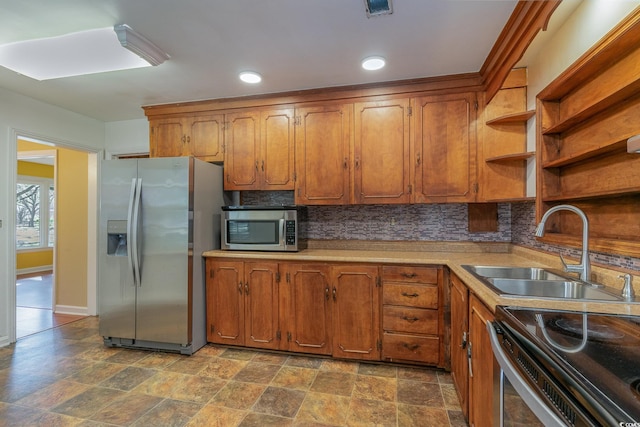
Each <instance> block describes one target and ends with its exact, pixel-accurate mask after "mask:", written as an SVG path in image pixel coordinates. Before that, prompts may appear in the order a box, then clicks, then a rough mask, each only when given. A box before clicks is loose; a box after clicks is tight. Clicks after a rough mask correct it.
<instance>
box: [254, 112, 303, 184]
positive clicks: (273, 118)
mask: <svg viewBox="0 0 640 427" xmlns="http://www.w3.org/2000/svg"><path fill="white" fill-rule="evenodd" d="M294 121H295V117H294V109H293V108H279V109H273V110H266V111H262V112H261V114H260V123H261V126H262V128H261V133H260V141H261V144H260V145H261V150H262V151H261V160H260V172H261V174H262V185H261V186H260V187H261V189H262V190H293V188H294V185H295V181H294V177H295V163H294V160H295V144H294V135H295V128H294Z"/></svg>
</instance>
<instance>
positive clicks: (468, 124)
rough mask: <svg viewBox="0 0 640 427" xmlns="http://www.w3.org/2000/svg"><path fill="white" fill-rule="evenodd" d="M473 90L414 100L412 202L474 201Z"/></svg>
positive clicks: (475, 101)
mask: <svg viewBox="0 0 640 427" xmlns="http://www.w3.org/2000/svg"><path fill="white" fill-rule="evenodd" d="M477 105H478V104H477V96H476V93H473V92H470V93H459V94H452V95H434V96H425V97H420V98H415V99H414V117H415V118H414V122H415V126H414V128H415V136H414V142H413V145H414V147H413V156H412V157H413V160H414V179H413V181H414V183H415V196H414V201H415V202H418V203H438V202H440V203H443V202H474V201H475V200H476V193H477V187H476V186H477V177H476V168H477V167H476V164H477V163H476V150H477V147H476V110H477V108H478V107H477Z"/></svg>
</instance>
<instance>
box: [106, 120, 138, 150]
mask: <svg viewBox="0 0 640 427" xmlns="http://www.w3.org/2000/svg"><path fill="white" fill-rule="evenodd" d="M105 130H106V135H105V144H104V148H105V151H106V152H107V153H106V154H107V156H109V155H112V154H140V153H148V152H149V121H148V120H147V119H146V118H145V119H137V120H123V121H119V122H108V123H106V129H105Z"/></svg>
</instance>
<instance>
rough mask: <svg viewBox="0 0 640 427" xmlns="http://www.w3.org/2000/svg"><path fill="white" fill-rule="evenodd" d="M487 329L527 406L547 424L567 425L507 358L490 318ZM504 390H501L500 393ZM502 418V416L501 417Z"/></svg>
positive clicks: (506, 372)
mask: <svg viewBox="0 0 640 427" xmlns="http://www.w3.org/2000/svg"><path fill="white" fill-rule="evenodd" d="M487 331H488V332H489V340H490V341H491V349H492V350H493V356H494V357H495V358H496V361H497V362H498V364H499V365H500V369H501V370H502V372H503V373H504V375H505V376H506V377H507V378H508V379H509V382H510V383H511V385H512V386H513V388H514V389H515V390H516V391H517V392H518V395H520V397H521V398H522V400H523V401H524V402H525V403H526V404H527V406H528V407H529V408H530V409H531V410H532V411H533V412H534V413H535V414H536V416H537V417H538V418H539V419H540V421H541V422H542V423H543V424H544V425H545V426H548V427H549V426H558V427H561V426H565V425H566V424H565V423H564V422H563V421H562V420H561V419H560V418H559V417H558V416H557V415H556V413H555V412H553V410H552V409H551V408H549V406H548V405H547V404H546V403H545V402H544V401H543V400H542V399H541V398H540V397H539V396H538V395H537V394H536V393H535V391H534V390H533V389H532V388H531V387H530V386H529V385H528V384H527V382H526V381H525V379H524V378H522V376H521V375H520V374H519V373H518V371H516V368H515V367H514V366H513V364H512V363H511V362H510V361H509V359H508V358H507V355H506V354H505V352H504V350H503V349H502V347H501V346H500V341H499V339H498V334H497V333H496V329H495V327H494V326H493V323H492V322H491V321H490V320H487ZM502 393H503V390H500V394H502ZM501 409H502V408H501ZM500 418H502V416H501V417H500Z"/></svg>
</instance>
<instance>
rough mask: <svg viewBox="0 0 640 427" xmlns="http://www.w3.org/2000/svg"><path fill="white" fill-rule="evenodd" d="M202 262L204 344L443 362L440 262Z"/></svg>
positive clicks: (442, 365) (348, 357)
mask: <svg viewBox="0 0 640 427" xmlns="http://www.w3.org/2000/svg"><path fill="white" fill-rule="evenodd" d="M206 268H207V271H206V288H207V325H208V329H207V338H208V341H209V342H212V343H218V344H228V345H238V346H247V347H256V348H265V349H273V350H285V351H293V352H299V353H308V354H318V355H326V356H333V357H336V358H343V359H357V360H386V361H397V362H410V363H419V364H426V365H434V366H440V367H445V366H446V365H447V363H445V362H447V361H445V360H444V359H445V356H444V355H445V351H444V339H443V333H444V332H443V331H444V318H443V317H444V314H443V309H442V308H443V307H442V305H443V304H442V294H443V292H442V289H441V283H442V277H443V268H442V267H423V266H398V265H385V266H378V265H374V264H347V263H344V264H343V263H324V262H306V263H305V262H282V261H234V260H230V259H229V258H207V260H206ZM383 295H384V297H383ZM383 328H384V331H383Z"/></svg>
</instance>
